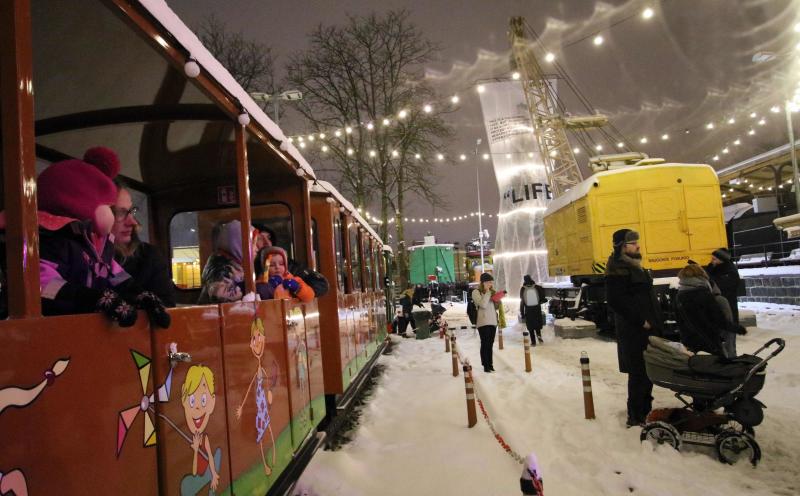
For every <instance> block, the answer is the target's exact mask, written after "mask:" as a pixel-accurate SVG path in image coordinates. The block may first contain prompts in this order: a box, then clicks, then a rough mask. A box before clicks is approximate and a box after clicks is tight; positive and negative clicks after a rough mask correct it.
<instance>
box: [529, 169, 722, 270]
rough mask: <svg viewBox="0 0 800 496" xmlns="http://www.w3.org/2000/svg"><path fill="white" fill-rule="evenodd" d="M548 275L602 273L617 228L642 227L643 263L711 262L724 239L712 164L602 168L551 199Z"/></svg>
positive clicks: (656, 265) (666, 265)
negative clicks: (712, 253) (714, 252)
mask: <svg viewBox="0 0 800 496" xmlns="http://www.w3.org/2000/svg"><path fill="white" fill-rule="evenodd" d="M544 225H545V239H546V241H547V250H548V271H549V273H550V275H551V276H561V275H589V274H602V273H603V272H604V271H605V265H606V261H607V260H608V256H609V255H610V254H611V251H612V243H611V236H612V234H613V233H614V231H616V230H617V229H623V228H628V229H633V230H635V231H638V232H639V234H640V236H641V239H640V241H639V243H640V245H641V252H642V264H643V265H644V267H646V268H648V269H653V270H668V269H680V268H681V267H683V266H685V265H686V262H687V260H689V259H692V260H694V261H696V262H697V263H700V264H707V263H708V262H709V261H710V259H711V252H712V251H713V250H715V249H717V248H720V247H723V246H727V239H726V235H725V223H724V219H723V214H722V198H721V196H720V189H719V181H718V180H717V175H716V173H715V172H714V169H712V168H711V167H710V166H708V165H699V164H658V165H642V166H634V167H627V168H622V169H617V170H608V171H604V172H598V173H597V174H595V175H593V176H591V177H590V178H588V179H586V180H585V181H583V182H581V183H579V184H577V185H576V186H575V187H573V188H572V189H570V190H569V191H567V192H566V193H564V194H563V195H561V196H559V197H558V198H556V199H555V200H553V201H552V203H551V204H550V206H549V207H548V208H547V212H545V217H544Z"/></svg>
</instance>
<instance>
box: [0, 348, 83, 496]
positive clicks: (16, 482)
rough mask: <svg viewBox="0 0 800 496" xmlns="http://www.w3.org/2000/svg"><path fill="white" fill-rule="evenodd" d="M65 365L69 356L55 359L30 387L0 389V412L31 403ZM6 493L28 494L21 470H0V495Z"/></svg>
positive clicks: (50, 383)
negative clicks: (37, 381)
mask: <svg viewBox="0 0 800 496" xmlns="http://www.w3.org/2000/svg"><path fill="white" fill-rule="evenodd" d="M67 365H69V358H64V359H61V360H57V361H56V362H55V363H54V364H53V367H52V368H50V369H48V370H46V371H45V372H44V379H42V380H41V381H40V382H39V383H38V384H36V385H35V386H33V387H31V388H27V389H26V388H22V387H16V386H9V387H6V388H3V389H0V414H2V413H3V411H4V410H5V409H6V408H9V407H16V408H25V407H27V406H28V405H30V404H31V403H33V402H34V401H35V400H36V398H38V397H39V395H40V394H42V392H43V391H44V390H45V388H46V387H47V386H50V385H52V384H53V382H54V381H55V380H56V377H58V376H60V375H61V374H63V373H64V371H65V370H66V369H67ZM6 494H14V495H16V496H28V483H27V481H26V480H25V474H24V473H23V472H22V470H20V469H13V470H9V471H8V472H6V473H3V472H0V495H6Z"/></svg>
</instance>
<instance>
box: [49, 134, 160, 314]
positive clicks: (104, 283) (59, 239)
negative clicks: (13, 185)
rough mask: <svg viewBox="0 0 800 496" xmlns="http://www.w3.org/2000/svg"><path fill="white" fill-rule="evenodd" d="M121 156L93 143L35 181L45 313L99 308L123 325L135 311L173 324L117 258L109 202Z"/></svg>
mask: <svg viewBox="0 0 800 496" xmlns="http://www.w3.org/2000/svg"><path fill="white" fill-rule="evenodd" d="M119 169H120V163H119V159H118V158H117V155H116V153H114V152H113V151H112V150H110V149H108V148H102V147H97V148H91V149H89V150H87V152H86V154H85V155H84V157H83V160H82V161H81V160H65V161H63V162H57V163H54V164H52V165H50V166H49V167H48V168H47V169H45V170H44V171H43V172H42V173H41V174H40V175H39V179H38V180H37V189H38V191H37V193H38V195H37V196H38V201H39V208H40V209H41V211H40V212H39V226H40V229H39V240H40V243H39V259H40V276H39V281H40V285H41V295H42V313H44V315H63V314H70V313H88V312H102V313H104V314H106V315H107V316H108V317H109V318H111V319H112V320H114V321H116V322H118V323H119V325H120V326H123V327H125V326H131V325H133V324H134V323H135V322H136V316H137V314H136V308H137V307H138V308H141V309H144V310H146V311H147V313H148V316H149V317H150V320H151V322H153V323H154V324H156V325H158V326H160V327H169V324H170V316H169V314H168V313H167V312H166V311H165V309H164V305H163V304H162V303H161V300H160V299H159V298H158V296H156V295H155V294H153V293H151V292H149V291H143V290H142V289H141V288H140V287H139V286H138V285H137V284H136V283H135V281H133V279H131V277H130V275H128V273H127V272H125V271H124V270H123V269H122V267H121V266H120V265H119V264H118V263H117V262H116V261H114V244H113V243H112V242H111V239H110V236H109V235H110V233H111V229H112V227H113V225H114V214H113V213H112V211H111V206H112V205H114V202H115V201H116V199H117V187H116V186H115V185H114V182H113V179H114V177H116V175H117V174H118V173H119Z"/></svg>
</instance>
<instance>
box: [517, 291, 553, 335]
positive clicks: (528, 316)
mask: <svg viewBox="0 0 800 496" xmlns="http://www.w3.org/2000/svg"><path fill="white" fill-rule="evenodd" d="M527 290H535V291H536V293H537V295H538V297H539V304H538V305H534V306H528V305H526V304H525V292H526V291H527ZM519 299H520V302H519V313H520V315H521V316H522V318H523V319H525V325H526V327H527V328H528V330H529V331H530V330H533V329H536V330H541V329H542V327H543V326H544V322H542V304H543V303H545V302H547V298H545V297H544V289H542V287H541V286H539V285H538V284H534V285H531V286H522V287H521V288H520V289H519Z"/></svg>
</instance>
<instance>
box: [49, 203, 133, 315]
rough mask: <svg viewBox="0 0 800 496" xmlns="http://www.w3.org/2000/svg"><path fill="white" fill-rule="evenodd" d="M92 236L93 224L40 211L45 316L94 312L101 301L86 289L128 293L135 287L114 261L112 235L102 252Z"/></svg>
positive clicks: (107, 238)
mask: <svg viewBox="0 0 800 496" xmlns="http://www.w3.org/2000/svg"><path fill="white" fill-rule="evenodd" d="M91 233H92V224H91V222H88V221H78V220H75V219H70V218H67V217H59V216H56V215H52V214H49V213H47V212H39V285H40V288H41V294H42V314H44V315H66V314H74V313H91V312H94V311H95V305H96V303H97V300H96V298H93V297H90V296H89V295H86V294H85V291H82V290H83V289H84V288H90V289H94V290H99V291H103V290H105V289H114V290H116V291H120V292H125V290H126V289H127V288H129V287H131V286H133V281H132V280H131V276H130V275H128V273H127V272H125V270H124V269H123V268H122V267H121V266H120V265H119V264H118V263H117V262H116V261H115V260H114V242H113V239H112V238H111V236H106V237H105V239H104V240H102V242H101V243H100V248H99V249H98V248H97V246H95V244H94V243H93V242H92V235H91Z"/></svg>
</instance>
